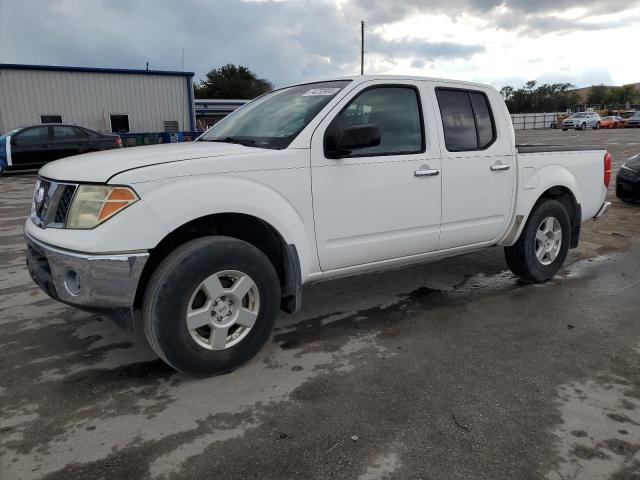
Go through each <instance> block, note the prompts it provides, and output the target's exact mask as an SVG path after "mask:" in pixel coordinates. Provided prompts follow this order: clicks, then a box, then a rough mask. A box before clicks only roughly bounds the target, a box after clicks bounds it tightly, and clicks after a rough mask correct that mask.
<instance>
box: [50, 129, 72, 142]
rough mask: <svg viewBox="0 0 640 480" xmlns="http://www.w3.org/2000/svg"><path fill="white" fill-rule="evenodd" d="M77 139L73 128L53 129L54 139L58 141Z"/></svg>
mask: <svg viewBox="0 0 640 480" xmlns="http://www.w3.org/2000/svg"><path fill="white" fill-rule="evenodd" d="M75 137H76V132H75V131H74V129H73V127H67V126H60V127H53V138H55V139H56V140H72V139H74V138H75Z"/></svg>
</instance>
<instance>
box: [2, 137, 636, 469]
mask: <svg viewBox="0 0 640 480" xmlns="http://www.w3.org/2000/svg"><path fill="white" fill-rule="evenodd" d="M518 140H519V141H520V142H523V143H524V142H530V143H570V144H594V143H595V144H604V145H606V146H607V147H608V148H609V149H610V151H611V152H612V154H613V156H614V171H615V170H617V168H616V167H617V166H619V165H620V163H621V162H622V161H623V160H624V159H626V158H628V157H629V156H631V155H632V154H635V153H638V152H640V130H620V131H602V130H600V131H587V132H562V131H534V132H531V131H528V132H518ZM33 181H34V175H33V174H27V175H25V174H22V175H11V176H6V177H3V178H0V372H1V373H0V405H1V410H0V479H2V480H13V479H25V480H26V479H41V478H46V479H65V480H71V479H102V478H104V479H120V478H127V479H193V478H220V479H225V480H226V479H248V478H259V479H302V478H305V479H306V478H309V479H363V480H373V479H383V478H394V479H395V478H399V479H492V480H493V479H540V478H547V479H551V480H568V479H580V480H589V479H605V478H611V479H616V480H630V479H640V205H635V206H634V205H626V204H622V203H621V202H619V201H617V200H613V198H614V197H613V196H612V191H613V188H611V189H610V194H609V196H610V197H611V199H612V201H614V208H613V209H612V211H611V213H610V214H609V215H608V216H607V217H606V218H605V219H603V220H601V221H598V222H587V223H586V224H585V225H584V233H583V238H582V242H581V245H580V247H579V248H578V249H577V250H574V251H572V252H571V256H570V259H569V260H568V261H567V264H566V265H565V268H564V270H563V271H562V272H561V274H560V275H558V276H557V278H555V279H554V280H553V281H551V282H549V283H547V284H544V285H524V284H521V283H519V282H518V281H517V280H516V279H515V277H514V276H513V275H511V273H510V272H509V271H508V270H507V267H506V264H505V261H504V259H503V256H502V255H503V254H502V250H501V249H499V248H495V249H491V250H487V251H483V252H478V253H473V254H470V255H464V256H460V257H455V258H450V259H446V260H443V261H440V262H436V263H432V264H427V265H422V266H418V267H413V268H408V269H402V270H395V271H391V272H384V273H379V274H372V275H366V276H361V277H355V278H347V279H341V280H336V281H334V282H330V283H325V284H320V285H316V286H312V287H309V288H306V289H305V292H304V309H303V311H302V312H301V313H300V314H298V315H296V316H286V315H284V314H283V315H282V316H281V317H280V320H279V321H278V323H277V326H276V327H277V328H276V331H275V332H274V336H273V338H272V341H271V342H270V343H269V344H268V345H267V347H266V348H265V349H264V350H263V351H262V352H261V353H260V354H259V355H258V356H257V357H256V358H255V359H254V360H253V361H251V362H250V363H248V364H247V365H245V366H244V367H242V368H240V369H239V370H237V371H236V372H233V373H231V374H228V375H224V376H221V377H216V378H209V379H193V378H190V377H187V376H184V375H181V374H177V373H175V372H174V371H172V370H171V369H170V368H169V367H167V366H165V365H164V364H163V363H162V362H161V361H159V360H157V359H156V357H155V355H154V354H153V352H151V351H150V349H149V348H148V347H147V346H146V344H145V341H144V338H143V336H142V335H141V334H139V333H135V332H128V331H122V330H119V329H118V328H117V327H115V326H114V325H112V324H111V323H109V322H106V321H102V320H101V319H100V318H99V317H98V316H96V315H92V314H89V313H85V312H81V311H77V310H74V309H73V308H70V307H67V306H64V305H61V304H58V303H56V302H54V301H52V300H50V299H48V297H46V296H45V294H43V293H42V292H40V290H39V289H38V288H37V287H36V286H35V285H33V284H32V283H31V281H30V279H29V276H28V273H27V271H26V269H25V267H24V243H23V240H22V237H21V234H22V224H23V221H24V218H25V216H26V215H27V214H28V211H29V206H30V197H31V193H32V185H33Z"/></svg>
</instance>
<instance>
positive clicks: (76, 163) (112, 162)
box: [40, 142, 264, 183]
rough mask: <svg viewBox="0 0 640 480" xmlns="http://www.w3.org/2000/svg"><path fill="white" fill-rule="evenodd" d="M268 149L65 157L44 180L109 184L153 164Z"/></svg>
mask: <svg viewBox="0 0 640 480" xmlns="http://www.w3.org/2000/svg"><path fill="white" fill-rule="evenodd" d="M260 151H262V152H264V149H260V148H253V147H245V146H243V145H237V144H231V143H219V142H184V143H171V144H160V145H148V146H144V147H129V148H123V149H115V150H105V151H102V152H94V153H86V154H83V155H76V156H74V157H69V158H63V159H62V160H56V161H55V162H51V163H48V164H46V165H45V166H44V167H42V168H41V169H40V175H41V176H43V177H47V178H51V179H55V180H61V181H65V180H66V181H72V182H96V183H104V182H107V181H108V180H109V179H110V178H111V177H113V176H114V175H117V174H118V173H121V172H124V171H126V170H134V169H137V168H141V167H147V166H151V165H159V164H163V163H172V162H180V161H188V160H194V159H198V158H210V157H220V156H226V157H228V156H234V155H247V154H250V153H255V152H260Z"/></svg>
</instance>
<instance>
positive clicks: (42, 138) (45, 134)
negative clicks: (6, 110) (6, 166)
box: [10, 125, 51, 168]
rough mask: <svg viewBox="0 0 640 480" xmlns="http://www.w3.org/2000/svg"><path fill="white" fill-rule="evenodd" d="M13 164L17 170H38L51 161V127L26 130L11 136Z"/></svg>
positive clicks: (44, 126) (43, 126)
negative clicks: (37, 168)
mask: <svg viewBox="0 0 640 480" xmlns="http://www.w3.org/2000/svg"><path fill="white" fill-rule="evenodd" d="M10 143H11V145H10V147H11V163H12V166H13V167H15V168H36V167H40V166H42V165H44V164H45V163H47V162H48V161H49V160H50V155H51V152H50V139H49V127H48V126H46V125H42V126H38V127H29V128H25V129H24V130H22V131H21V132H18V133H16V134H15V135H12V136H11V139H10Z"/></svg>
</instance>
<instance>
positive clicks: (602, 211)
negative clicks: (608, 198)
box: [593, 202, 611, 220]
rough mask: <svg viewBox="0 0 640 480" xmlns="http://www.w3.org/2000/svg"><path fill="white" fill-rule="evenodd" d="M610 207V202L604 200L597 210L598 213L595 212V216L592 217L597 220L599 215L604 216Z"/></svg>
mask: <svg viewBox="0 0 640 480" xmlns="http://www.w3.org/2000/svg"><path fill="white" fill-rule="evenodd" d="M610 208H611V202H604V203H603V204H602V206H601V207H600V210H598V213H596V216H595V217H593V219H594V220H597V219H599V218H600V217H603V216H605V215H606V214H607V212H608V211H609V209H610Z"/></svg>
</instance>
